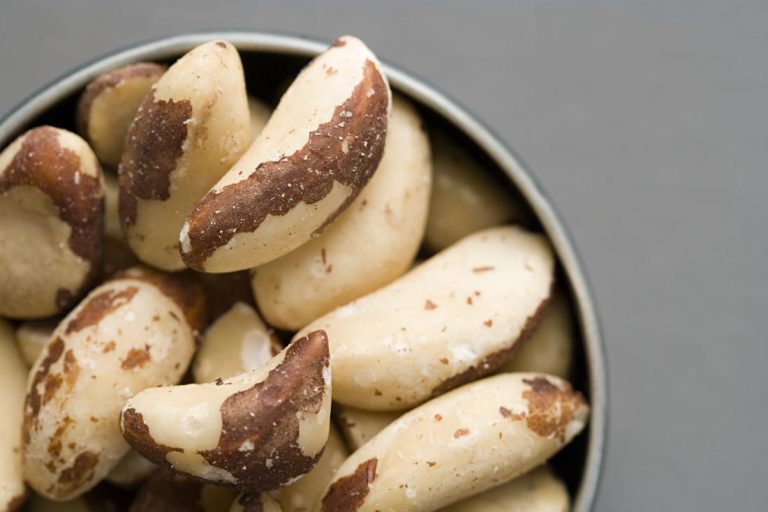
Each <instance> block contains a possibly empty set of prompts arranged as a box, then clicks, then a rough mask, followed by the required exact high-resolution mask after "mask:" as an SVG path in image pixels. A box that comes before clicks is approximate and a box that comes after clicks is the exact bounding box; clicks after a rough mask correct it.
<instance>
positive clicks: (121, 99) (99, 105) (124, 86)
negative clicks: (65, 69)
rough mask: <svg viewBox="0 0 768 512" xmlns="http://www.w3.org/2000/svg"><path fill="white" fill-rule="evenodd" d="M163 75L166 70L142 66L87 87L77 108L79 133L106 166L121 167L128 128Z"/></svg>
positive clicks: (119, 70)
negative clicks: (143, 101)
mask: <svg viewBox="0 0 768 512" xmlns="http://www.w3.org/2000/svg"><path fill="white" fill-rule="evenodd" d="M163 73H165V67H164V66H161V65H159V64H154V63H150V62H139V63H137V64H129V65H128V66H123V67H121V68H117V69H115V70H112V71H109V72H107V73H104V74H103V75H99V76H97V77H96V78H94V79H93V80H91V82H90V83H89V84H88V85H87V86H86V88H85V91H83V94H82V95H81V96H80V102H79V103H78V105H77V118H76V121H77V130H78V131H79V132H80V134H81V135H82V136H83V137H85V138H86V139H87V140H88V142H90V143H91V146H92V147H93V151H94V153H96V156H97V157H98V158H99V160H100V161H101V162H102V163H103V164H104V165H106V166H108V167H112V168H116V167H117V164H119V163H120V155H122V153H123V143H124V141H125V134H126V133H127V132H128V126H129V125H130V124H131V121H133V117H134V116H135V115H136V110H137V109H138V108H139V105H140V104H141V102H142V100H143V99H144V96H146V95H147V93H148V92H149V89H150V88H151V87H152V85H153V84H154V83H155V82H157V80H158V79H160V77H161V76H163Z"/></svg>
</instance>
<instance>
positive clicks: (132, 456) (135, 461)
mask: <svg viewBox="0 0 768 512" xmlns="http://www.w3.org/2000/svg"><path fill="white" fill-rule="evenodd" d="M155 471H157V465H156V464H154V463H153V462H150V461H148V460H147V459H145V458H144V457H142V456H141V455H139V454H138V453H137V452H136V450H130V451H129V452H128V453H126V454H125V455H124V456H123V458H122V459H120V462H118V463H117V465H116V466H115V467H114V468H112V471H110V472H109V474H108V475H107V476H106V478H105V479H104V480H105V481H107V482H109V483H111V484H113V485H116V486H118V487H122V488H124V489H133V488H134V487H136V486H138V485H139V484H141V483H142V482H144V481H145V480H146V479H147V478H149V477H150V476H151V475H152V473H154V472H155Z"/></svg>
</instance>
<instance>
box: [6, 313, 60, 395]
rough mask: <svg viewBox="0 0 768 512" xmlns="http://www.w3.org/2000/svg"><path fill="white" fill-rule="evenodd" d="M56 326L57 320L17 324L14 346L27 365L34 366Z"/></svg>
mask: <svg viewBox="0 0 768 512" xmlns="http://www.w3.org/2000/svg"><path fill="white" fill-rule="evenodd" d="M58 324H59V320H58V319H54V320H34V321H31V322H24V323H22V324H19V326H18V327H17V328H16V344H17V345H18V347H19V351H20V352H21V355H22V357H23V358H24V361H25V362H26V363H27V365H29V366H32V365H33V364H35V361H37V356H39V355H40V352H42V351H43V349H44V348H45V347H46V345H48V341H49V340H50V339H51V334H53V330H54V329H56V326H57V325H58ZM25 381H26V379H25Z"/></svg>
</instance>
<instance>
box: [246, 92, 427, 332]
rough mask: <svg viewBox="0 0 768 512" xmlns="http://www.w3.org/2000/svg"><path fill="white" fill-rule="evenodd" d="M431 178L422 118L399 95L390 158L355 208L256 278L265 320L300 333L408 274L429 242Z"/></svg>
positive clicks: (388, 149) (388, 145)
mask: <svg viewBox="0 0 768 512" xmlns="http://www.w3.org/2000/svg"><path fill="white" fill-rule="evenodd" d="M431 176H432V166H431V160H430V154H429V140H428V139H427V136H426V134H425V133H424V131H423V130H422V128H421V118H420V117H419V115H418V113H417V112H416V110H415V109H414V108H413V106H411V104H410V103H408V102H407V101H406V100H404V99H403V98H401V97H398V96H394V101H393V102H392V116H391V118H390V120H389V125H388V127H387V141H386V144H385V147H384V156H383V157H382V159H381V163H379V167H378V168H377V169H376V173H375V174H374V176H373V178H371V181H370V182H369V183H368V184H367V185H366V186H365V188H364V189H363V191H362V192H361V193H360V195H359V196H358V197H357V199H355V201H354V203H352V205H351V206H350V207H349V208H348V209H347V210H346V211H344V213H342V214H341V215H340V216H339V218H338V219H336V220H335V221H334V222H333V224H331V225H330V226H328V227H327V228H326V229H325V230H324V231H323V232H322V233H321V234H320V236H317V237H315V238H313V239H312V240H310V241H309V242H307V243H306V244H304V245H302V246H301V247H299V248H298V249H296V250H295V251H291V252H290V253H288V254H286V255H285V256H283V257H281V258H278V259H277V260H275V261H272V262H270V263H267V264H265V265H262V266H260V267H259V268H258V269H257V270H256V271H255V272H254V276H253V280H252V284H253V290H254V295H255V296H256V299H257V301H258V303H259V309H260V310H261V312H262V313H263V314H264V317H265V318H266V320H267V321H268V322H269V323H270V324H271V325H274V326H275V327H279V328H282V329H288V330H297V329H300V328H302V327H304V326H305V325H307V324H308V323H309V322H311V321H312V320H314V319H316V318H318V317H320V316H322V315H324V314H326V313H328V312H329V311H331V310H333V309H334V308H336V307H338V306H342V305H344V304H346V303H348V302H350V301H352V300H354V299H356V298H358V297H361V296H363V295H365V294H367V293H370V292H372V291H374V290H376V289H378V288H381V287H382V286H384V285H385V284H388V283H389V282H391V281H393V280H394V279H396V278H397V277H399V276H400V275H402V274H404V273H405V272H406V271H407V270H408V269H409V268H410V266H411V264H412V263H413V259H414V257H415V256H416V252H417V251H418V248H419V245H420V244H421V239H422V237H423V236H424V226H425V223H426V216H427V206H428V203H429V192H430V188H431V181H432V179H431Z"/></svg>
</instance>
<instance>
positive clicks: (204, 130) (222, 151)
mask: <svg viewBox="0 0 768 512" xmlns="http://www.w3.org/2000/svg"><path fill="white" fill-rule="evenodd" d="M249 140H250V121H249V114H248V100H247V96H246V93H245V79H244V78H243V68H242V64H241V63H240V57H239V55H238V53H237V50H236V49H235V48H234V46H232V45H231V44H229V43H226V42H224V41H212V42H210V43H206V44H203V45H200V46H198V47H197V48H194V49H193V50H191V51H190V52H188V53H187V54H186V55H184V56H183V57H182V58H180V59H179V60H178V61H176V63H174V64H173V65H172V66H171V67H170V68H169V69H168V71H166V73H165V74H164V75H163V77H162V78H161V79H160V80H159V81H158V82H157V83H156V84H155V85H154V86H153V87H152V90H151V91H150V93H149V94H148V95H147V96H146V98H145V99H144V101H143V102H142V104H141V107H139V110H138V112H137V113H136V117H135V118H134V120H133V123H132V124H131V126H130V128H129V129H128V135H127V137H126V140H125V148H124V149H123V155H122V160H121V161H120V170H119V177H120V201H119V208H120V220H121V222H122V224H123V227H124V228H125V232H126V235H127V237H128V242H129V244H130V245H131V248H132V249H133V250H134V252H136V255H137V256H138V257H139V258H140V259H141V260H142V261H145V262H147V263H150V264H152V265H154V266H156V267H159V268H162V269H164V270H179V269H181V268H184V263H183V262H182V261H181V256H180V255H179V249H178V242H179V231H180V230H181V227H182V225H183V224H184V219H185V218H186V216H187V215H188V214H189V212H190V211H192V208H193V207H194V206H195V203H197V201H198V200H200V198H201V197H203V196H204V195H205V193H206V192H208V190H209V189H210V188H211V187H212V186H213V184H214V183H216V182H217V181H218V179H219V178H221V176H222V175H223V174H224V173H225V172H226V171H227V169H229V168H230V167H231V166H232V164H233V163H235V162H236V161H237V159H238V158H239V157H240V155H241V154H242V153H243V151H245V149H246V148H247V147H248V142H249Z"/></svg>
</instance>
